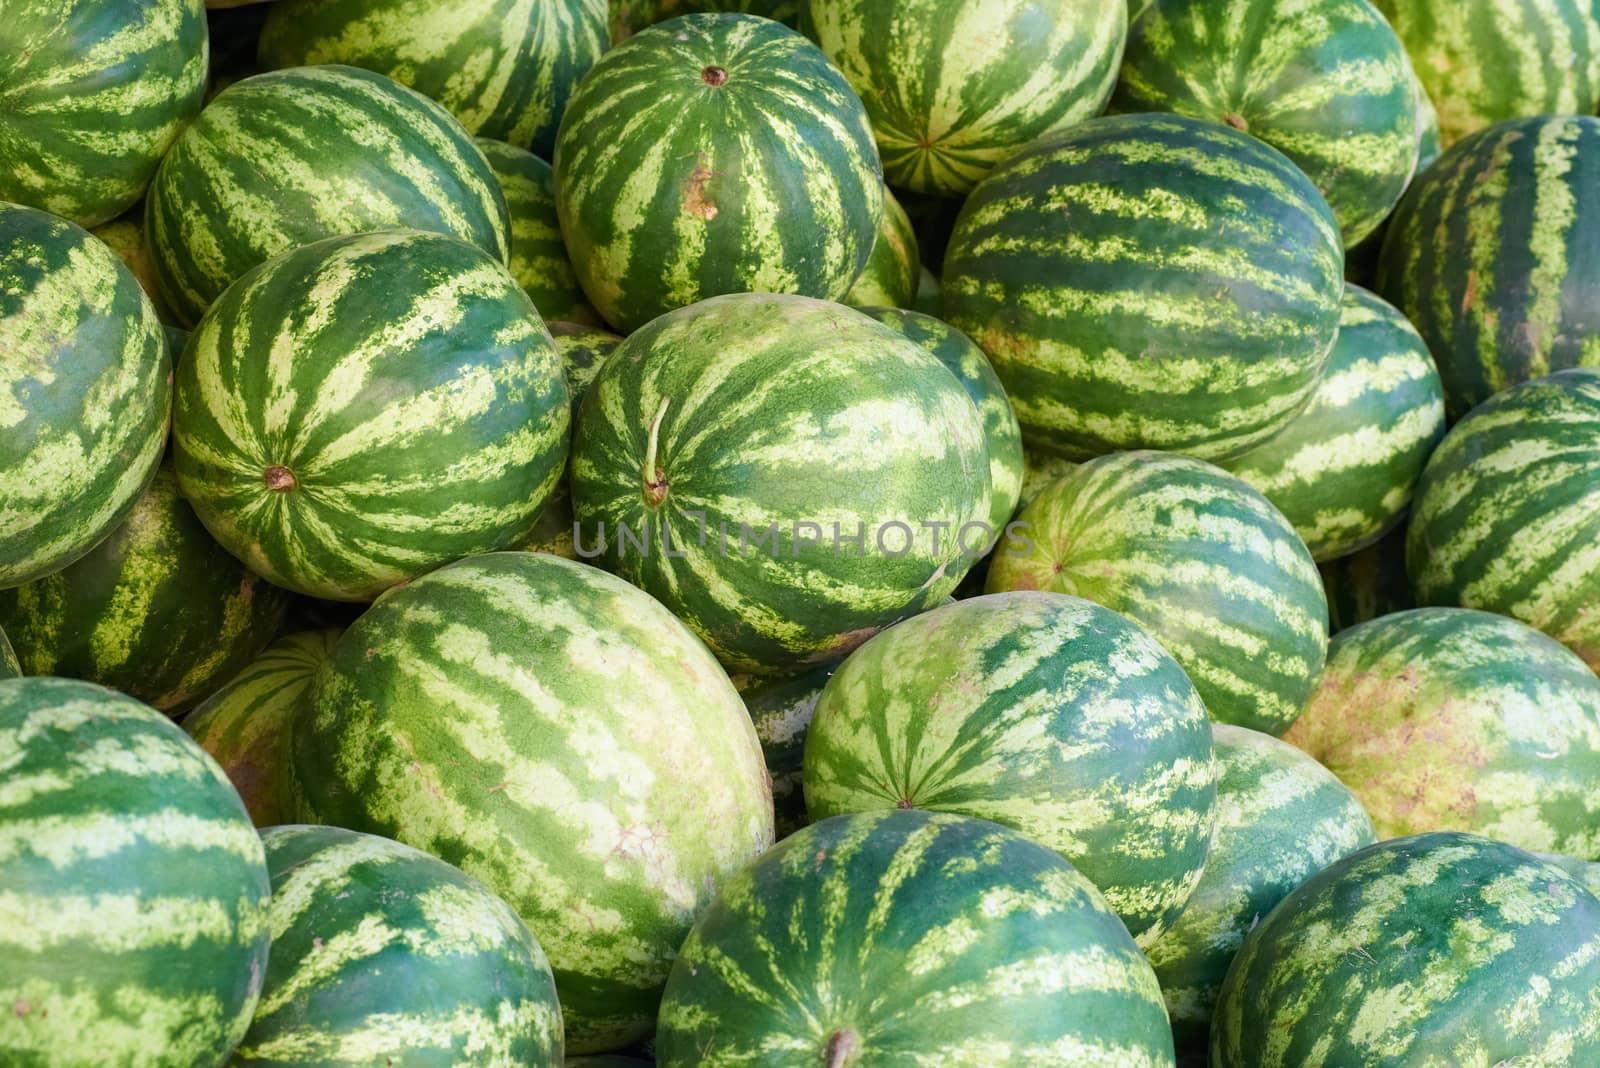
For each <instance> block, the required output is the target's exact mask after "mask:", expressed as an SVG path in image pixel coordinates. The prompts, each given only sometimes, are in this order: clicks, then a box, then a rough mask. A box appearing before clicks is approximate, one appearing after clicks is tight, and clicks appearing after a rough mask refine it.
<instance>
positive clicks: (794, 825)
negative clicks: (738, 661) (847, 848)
mask: <svg viewBox="0 0 1600 1068" xmlns="http://www.w3.org/2000/svg"><path fill="white" fill-rule="evenodd" d="M837 666H838V665H836V664H823V665H821V666H819V667H814V668H807V669H806V670H805V671H800V672H796V673H795V674H793V675H776V676H766V675H735V676H733V685H734V688H735V689H737V690H738V691H739V696H740V697H741V698H742V699H743V700H744V706H745V708H746V709H747V710H748V711H749V713H750V722H752V723H754V724H755V728H756V737H757V738H759V739H761V756H762V758H763V759H764V760H765V761H766V764H767V777H768V778H769V779H771V780H772V807H773V816H774V820H775V822H776V824H777V837H778V839H779V840H780V841H781V840H783V839H785V838H787V837H789V836H790V835H791V834H793V833H794V832H795V831H798V830H799V829H800V828H802V827H804V826H805V825H806V824H807V823H809V822H810V820H808V819H807V818H806V795H805V786H804V778H803V775H802V772H803V771H804V768H805V753H806V730H807V729H808V728H809V727H810V726H811V717H812V716H813V715H814V714H815V713H816V710H817V698H819V697H821V696H822V688H823V687H824V686H826V685H827V684H828V680H829V679H830V678H832V677H833V672H834V669H835V668H836V667H837Z"/></svg>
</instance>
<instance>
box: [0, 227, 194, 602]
mask: <svg viewBox="0 0 1600 1068" xmlns="http://www.w3.org/2000/svg"><path fill="white" fill-rule="evenodd" d="M171 406H172V364H171V362H170V361H169V360H168V358H167V353H166V346H165V343H164V341H163V338H162V336H161V324H160V323H159V322H158V321H157V320H156V312H155V308H154V307H153V306H152V305H151V303H150V299H149V298H148V297H146V296H145V295H144V293H143V292H141V291H140V289H139V283H138V281H137V280H136V279H135V278H134V277H133V275H132V273H130V272H129V270H128V269H127V267H125V266H123V264H122V262H121V261H120V260H118V259H117V257H116V256H115V254H113V253H112V251H111V250H110V249H108V248H107V247H106V246H105V245H104V244H102V243H101V242H100V241H98V240H96V239H95V238H94V237H93V236H92V235H90V234H89V233H88V231H86V230H83V229H81V228H79V227H78V226H75V225H74V224H72V223H70V222H67V221H66V220H65V219H58V218H56V217H55V216H53V215H48V214H46V213H45V212H42V211H39V210H37V209H34V208H25V207H20V206H18V205H15V204H4V203H0V426H3V427H4V428H5V433H4V434H3V435H0V589H5V588H8V587H11V586H20V585H22V584H23V583H25V582H31V581H33V580H34V579H37V578H40V577H42V576H44V575H48V574H50V573H51V572H54V571H59V570H60V569H61V568H63V567H65V566H67V565H68V564H70V563H72V561H74V560H76V559H77V558H78V557H80V556H82V555H83V554H84V553H86V552H88V551H89V550H90V549H91V548H93V547H94V545H95V544H96V543H97V542H99V541H100V540H101V539H102V538H104V537H105V536H106V535H107V534H109V533H111V531H112V530H114V529H116V527H117V526H118V524H120V523H121V522H122V521H123V520H124V519H125V518H127V515H128V512H129V511H131V510H132V508H133V506H134V503H135V502H136V501H137V500H138V499H139V495H140V494H141V493H143V492H144V488H145V486H147V485H148V484H149V482H150V479H151V478H152V477H154V475H155V470H156V465H157V464H159V463H160V462H161V450H162V447H163V446H164V444H165V442H166V437H167V413H168V411H169V410H170V409H171Z"/></svg>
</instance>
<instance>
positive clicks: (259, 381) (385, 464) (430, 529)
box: [173, 230, 571, 601]
mask: <svg viewBox="0 0 1600 1068" xmlns="http://www.w3.org/2000/svg"><path fill="white" fill-rule="evenodd" d="M175 407H176V414H175V416H174V424H175V429H174V434H173V443H174V454H175V461H176V467H177V473H178V482H179V485H180V486H181V487H182V489H183V493H184V496H186V497H187V498H188V499H189V501H190V503H191V504H193V505H194V508H195V511H196V512H197V513H198V514H199V516H200V519H201V521H203V522H204V523H205V525H206V527H207V528H208V529H209V530H210V531H211V533H212V534H213V535H214V536H215V537H216V539H217V540H218V541H220V542H221V543H222V544H223V545H224V546H225V547H226V548H227V549H228V550H229V551H230V552H232V553H233V554H234V555H236V556H238V557H239V559H241V560H243V561H244V562H245V563H246V564H247V565H249V567H250V568H251V570H253V571H255V572H256V573H257V574H260V575H262V576H264V577H266V578H268V579H270V580H271V581H273V582H275V583H277V584H278V585H280V586H286V587H288V588H289V589H292V590H295V591H296V592H299V593H304V594H309V595H311V596H313V597H324V598H328V599H331V600H344V601H359V600H370V599H371V598H373V597H375V596H377V595H378V594H379V593H381V592H383V591H384V590H385V589H387V588H388V587H390V586H392V585H394V584H395V583H396V582H401V581H404V580H405V579H408V578H412V577H414V576H416V575H418V574H421V573H422V572H423V571H426V570H428V569H430V568H433V567H437V566H439V565H440V564H443V563H446V562H448V561H450V560H454V559H457V558H459V557H462V556H466V555H468V554H471V553H478V552H487V551H491V550H494V549H499V548H504V547H505V546H507V545H509V544H511V543H513V542H514V541H515V540H516V539H517V538H519V537H522V536H523V535H525V534H527V532H528V531H529V529H531V528H532V526H533V523H534V521H535V519H536V518H537V517H538V513H539V508H540V506H541V504H542V503H543V502H544V499H545V498H546V497H547V496H548V495H549V493H550V492H551V490H552V489H553V488H554V486H555V484H556V482H557V480H558V479H559V478H560V477H561V469H562V465H563V463H564V462H565V458H566V454H567V445H568V427H569V423H570V418H571V416H570V412H569V410H568V401H567V388H566V385H565V381H564V376H563V373H562V369H561V359H560V357H559V356H558V355H557V353H556V350H555V345H554V343H553V342H552V341H551V339H550V334H549V332H548V331H547V330H546V329H545V328H544V324H543V323H542V322H540V320H539V313H538V312H537V311H535V310H534V307H533V303H532V302H531V301H530V300H528V296H527V294H526V293H524V292H523V291H522V288H521V287H520V286H518V285H517V282H516V280H515V279H514V278H512V277H511V275H510V273H508V272H507V270H506V269H505V267H503V266H501V265H500V264H499V263H498V262H496V261H495V260H494V259H493V258H492V257H490V256H488V255H486V254H484V253H483V252H482V251H481V250H479V249H477V248H474V247H473V246H471V245H468V244H466V243H465V242H462V241H457V240H454V239H452V238H448V237H443V236H440V235H437V234H429V233H421V232H418V231H414V230H387V231H379V232H376V233H368V234H356V235H351V236H346V237H336V238H329V239H327V240H325V241H319V242H316V243H314V244H311V245H307V246H305V247H303V248H299V249H295V250H293V251H291V252H288V253H285V254H284V255H282V256H279V257H278V258H276V259H274V260H271V261H269V262H268V263H266V264H264V265H263V266H262V267H261V268H259V269H258V270H255V271H253V272H251V273H250V274H249V275H247V276H246V277H245V278H244V279H242V280H241V281H240V282H239V284H238V285H235V286H233V287H232V288H230V289H229V290H228V292H227V293H226V294H225V295H224V296H223V298H222V299H221V300H219V301H217V303H216V304H215V305H213V306H212V308H211V309H210V310H209V311H208V312H207V313H206V316H205V318H204V319H203V320H201V322H200V325H199V327H197V328H196V330H195V334H194V336H193V337H192V338H191V339H190V342H189V348H188V350H187V351H186V352H185V353H184V358H183V360H182V361H181V363H180V365H179V371H178V385H177V403H176V406H175Z"/></svg>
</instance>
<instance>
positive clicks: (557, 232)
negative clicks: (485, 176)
mask: <svg viewBox="0 0 1600 1068" xmlns="http://www.w3.org/2000/svg"><path fill="white" fill-rule="evenodd" d="M477 143H478V148H479V150H480V151H482V152H483V158H484V159H486V160H488V161H489V167H490V168H491V169H492V170H493V171H494V176H495V178H496V179H497V180H498V181H499V182H500V191H501V192H502V193H504V194H505V198H506V207H507V209H508V210H509V211H510V213H511V274H512V276H513V277H514V278H516V280H517V282H518V283H519V284H520V285H521V286H522V288H523V289H524V290H526V291H527V293H528V297H529V298H530V299H531V300H532V301H533V306H534V307H536V308H538V309H539V315H540V316H541V317H542V318H543V319H544V320H545V322H546V323H549V322H552V321H557V320H559V321H561V322H569V323H598V322H599V321H600V317H599V315H598V314H597V313H596V312H595V310H594V309H593V308H591V307H589V301H588V299H587V298H586V297H585V296H584V295H583V287H582V286H580V285H578V276H577V274H576V273H575V272H574V271H573V269H572V261H571V260H570V259H568V258H567V246H566V245H565V244H564V243H562V240H561V221H560V220H559V219H558V218H557V217H556V192H555V175H554V173H553V172H552V171H551V170H550V164H548V163H546V162H545V161H544V160H542V159H540V158H539V157H538V156H535V155H534V154H533V153H532V152H528V151H525V150H524V149H520V148H517V147H515V146H514V145H508V144H506V143H505V142H504V141H490V140H487V139H486V138H482V137H480V138H478V142H477Z"/></svg>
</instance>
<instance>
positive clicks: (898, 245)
mask: <svg viewBox="0 0 1600 1068" xmlns="http://www.w3.org/2000/svg"><path fill="white" fill-rule="evenodd" d="M921 278H922V259H921V253H919V252H918V251H917V233H916V231H915V230H913V229H912V228H911V218H910V217H909V216H908V215H906V209H904V208H902V207H901V206H900V202H899V201H898V200H896V199H895V198H894V194H893V193H891V192H890V191H889V190H888V189H887V188H885V189H884V191H883V221H882V222H881V223H879V224H878V238H877V240H876V241H874V242H873V245H872V255H870V256H868V257H867V266H866V267H865V268H864V269H863V270H862V272H861V276H860V277H859V278H857V279H856V281H855V285H853V286H851V287H850V292H848V293H846V294H845V295H844V300H843V303H845V304H848V305H850V306H851V307H852V308H873V307H885V308H909V307H911V305H912V302H914V301H915V300H916V299H917V284H918V282H919V281H920V280H921Z"/></svg>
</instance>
